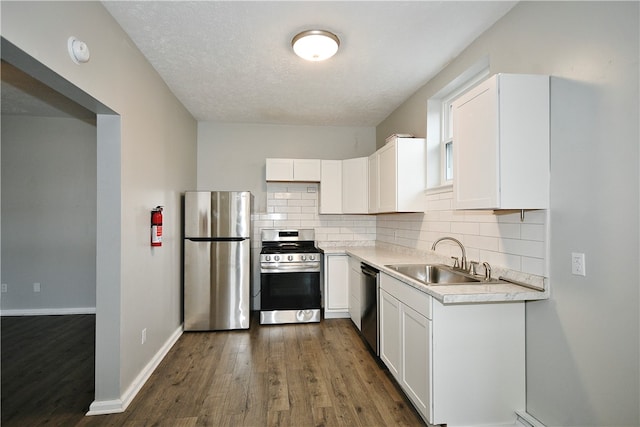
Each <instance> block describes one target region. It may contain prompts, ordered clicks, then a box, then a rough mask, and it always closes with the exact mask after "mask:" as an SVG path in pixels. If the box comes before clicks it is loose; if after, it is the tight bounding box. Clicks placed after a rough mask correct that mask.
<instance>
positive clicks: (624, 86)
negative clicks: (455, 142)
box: [377, 2, 640, 426]
mask: <svg viewBox="0 0 640 427" xmlns="http://www.w3.org/2000/svg"><path fill="white" fill-rule="evenodd" d="M638 17H639V3H638V2H522V3H519V4H518V5H517V6H516V7H515V8H514V9H513V10H512V11H511V12H509V13H508V14H507V15H506V16H505V17H504V18H503V19H501V20H500V21H498V22H497V23H496V24H495V25H494V26H493V27H492V28H491V29H489V30H488V31H487V32H485V33H484V34H483V35H482V36H480V37H479V38H478V39H477V40H476V41H475V42H474V43H472V44H471V45H470V46H469V47H468V48H467V49H466V50H465V51H464V52H463V53H462V54H461V55H460V56H459V57H458V58H456V59H455V60H454V61H452V63H451V64H450V65H448V66H447V67H446V68H445V69H444V70H443V71H442V72H441V73H439V74H438V75H437V76H436V77H435V78H434V79H432V80H431V81H430V82H428V83H427V84H426V85H425V86H424V87H423V88H421V89H420V90H419V91H417V92H416V94H414V95H413V96H412V97H411V98H410V99H409V100H407V102H406V103H404V104H403V105H402V106H401V107H400V108H399V109H398V110H396V111H395V112H394V113H393V114H392V115H391V116H390V117H389V118H387V119H386V120H385V121H384V122H382V123H381V124H380V125H379V126H378V127H377V141H378V144H381V143H382V141H384V138H385V137H386V136H387V135H389V134H390V133H393V132H405V131H410V132H414V133H416V134H418V135H424V134H425V128H424V124H425V123H426V103H427V99H428V98H429V97H430V96H432V95H433V94H435V93H436V92H437V91H438V90H439V89H440V88H442V87H443V86H444V85H445V84H446V83H448V82H449V81H450V80H452V79H453V78H454V77H456V76H457V75H459V74H460V73H461V72H462V71H463V70H465V69H466V68H467V67H469V66H470V65H471V64H473V63H474V62H476V61H478V60H479V59H480V58H482V57H483V56H485V55H489V60H490V67H491V72H492V73H497V72H513V73H543V74H550V75H552V76H553V79H552V84H551V97H552V100H551V215H550V218H551V222H550V230H551V231H550V274H549V276H550V283H551V298H550V299H549V300H547V301H542V302H532V303H527V411H528V412H529V413H530V414H531V415H533V416H535V417H537V418H538V419H539V420H540V421H542V422H543V423H545V424H546V425H548V426H578V425H579V426H603V425H608V426H623V425H624V426H632V425H635V426H637V425H640V415H639V412H638V411H639V409H638V408H639V407H640V391H639V388H640V374H639V370H640V355H639V349H640V308H639V307H640V295H639V286H638V273H639V267H638V260H639V259H640V253H639V222H640V215H639V201H640V199H639V192H640V185H639V184H640V176H639V173H638V171H639V150H638V146H639V144H638V141H639V132H638V117H639V114H640V112H639V107H638V102H639V94H638V80H639V69H638V57H639V39H640V34H639V18H638ZM571 252H584V253H585V254H586V272H587V276H586V277H580V276H573V275H571V268H570V265H571V263H570V259H571Z"/></svg>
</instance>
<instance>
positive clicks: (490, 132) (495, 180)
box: [453, 74, 549, 209]
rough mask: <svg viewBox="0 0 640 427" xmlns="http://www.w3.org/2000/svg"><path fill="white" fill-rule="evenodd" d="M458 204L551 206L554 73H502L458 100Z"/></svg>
mask: <svg viewBox="0 0 640 427" xmlns="http://www.w3.org/2000/svg"><path fill="white" fill-rule="evenodd" d="M453 144H454V146H453V161H454V166H453V168H454V180H453V192H454V207H455V208H456V209H546V208H548V207H549V76H543V75H521V74H497V75H495V76H492V77H490V78H489V79H488V80H486V81H484V82H483V83H480V84H479V85H478V86H476V87H475V88H473V89H471V90H470V91H469V92H467V93H466V94H464V95H462V96H461V97H460V98H458V99H457V100H456V101H454V103H453Z"/></svg>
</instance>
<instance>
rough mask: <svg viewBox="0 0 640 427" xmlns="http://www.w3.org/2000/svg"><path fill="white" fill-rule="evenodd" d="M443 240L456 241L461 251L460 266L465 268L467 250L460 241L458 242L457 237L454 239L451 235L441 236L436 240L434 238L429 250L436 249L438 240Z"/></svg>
mask: <svg viewBox="0 0 640 427" xmlns="http://www.w3.org/2000/svg"><path fill="white" fill-rule="evenodd" d="M443 240H451V241H452V242H454V243H457V244H458V246H460V250H461V251H462V259H461V260H460V268H461V269H462V270H466V269H467V251H465V250H464V246H462V243H460V240H458V239H454V238H453V237H441V238H439V239H438V240H436V241H435V242H433V245H432V246H431V250H432V251H435V250H436V245H437V244H438V243H440V242H442V241H443Z"/></svg>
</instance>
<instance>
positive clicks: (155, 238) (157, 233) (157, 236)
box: [151, 225, 162, 246]
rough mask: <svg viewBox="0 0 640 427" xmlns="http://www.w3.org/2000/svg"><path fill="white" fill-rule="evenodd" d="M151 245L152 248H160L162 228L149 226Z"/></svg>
mask: <svg viewBox="0 0 640 427" xmlns="http://www.w3.org/2000/svg"><path fill="white" fill-rule="evenodd" d="M151 244H152V245H154V246H160V244H162V226H161V225H152V226H151Z"/></svg>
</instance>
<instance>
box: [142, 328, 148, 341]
mask: <svg viewBox="0 0 640 427" xmlns="http://www.w3.org/2000/svg"><path fill="white" fill-rule="evenodd" d="M146 342H147V328H144V329H143V330H142V344H144V343H146Z"/></svg>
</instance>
